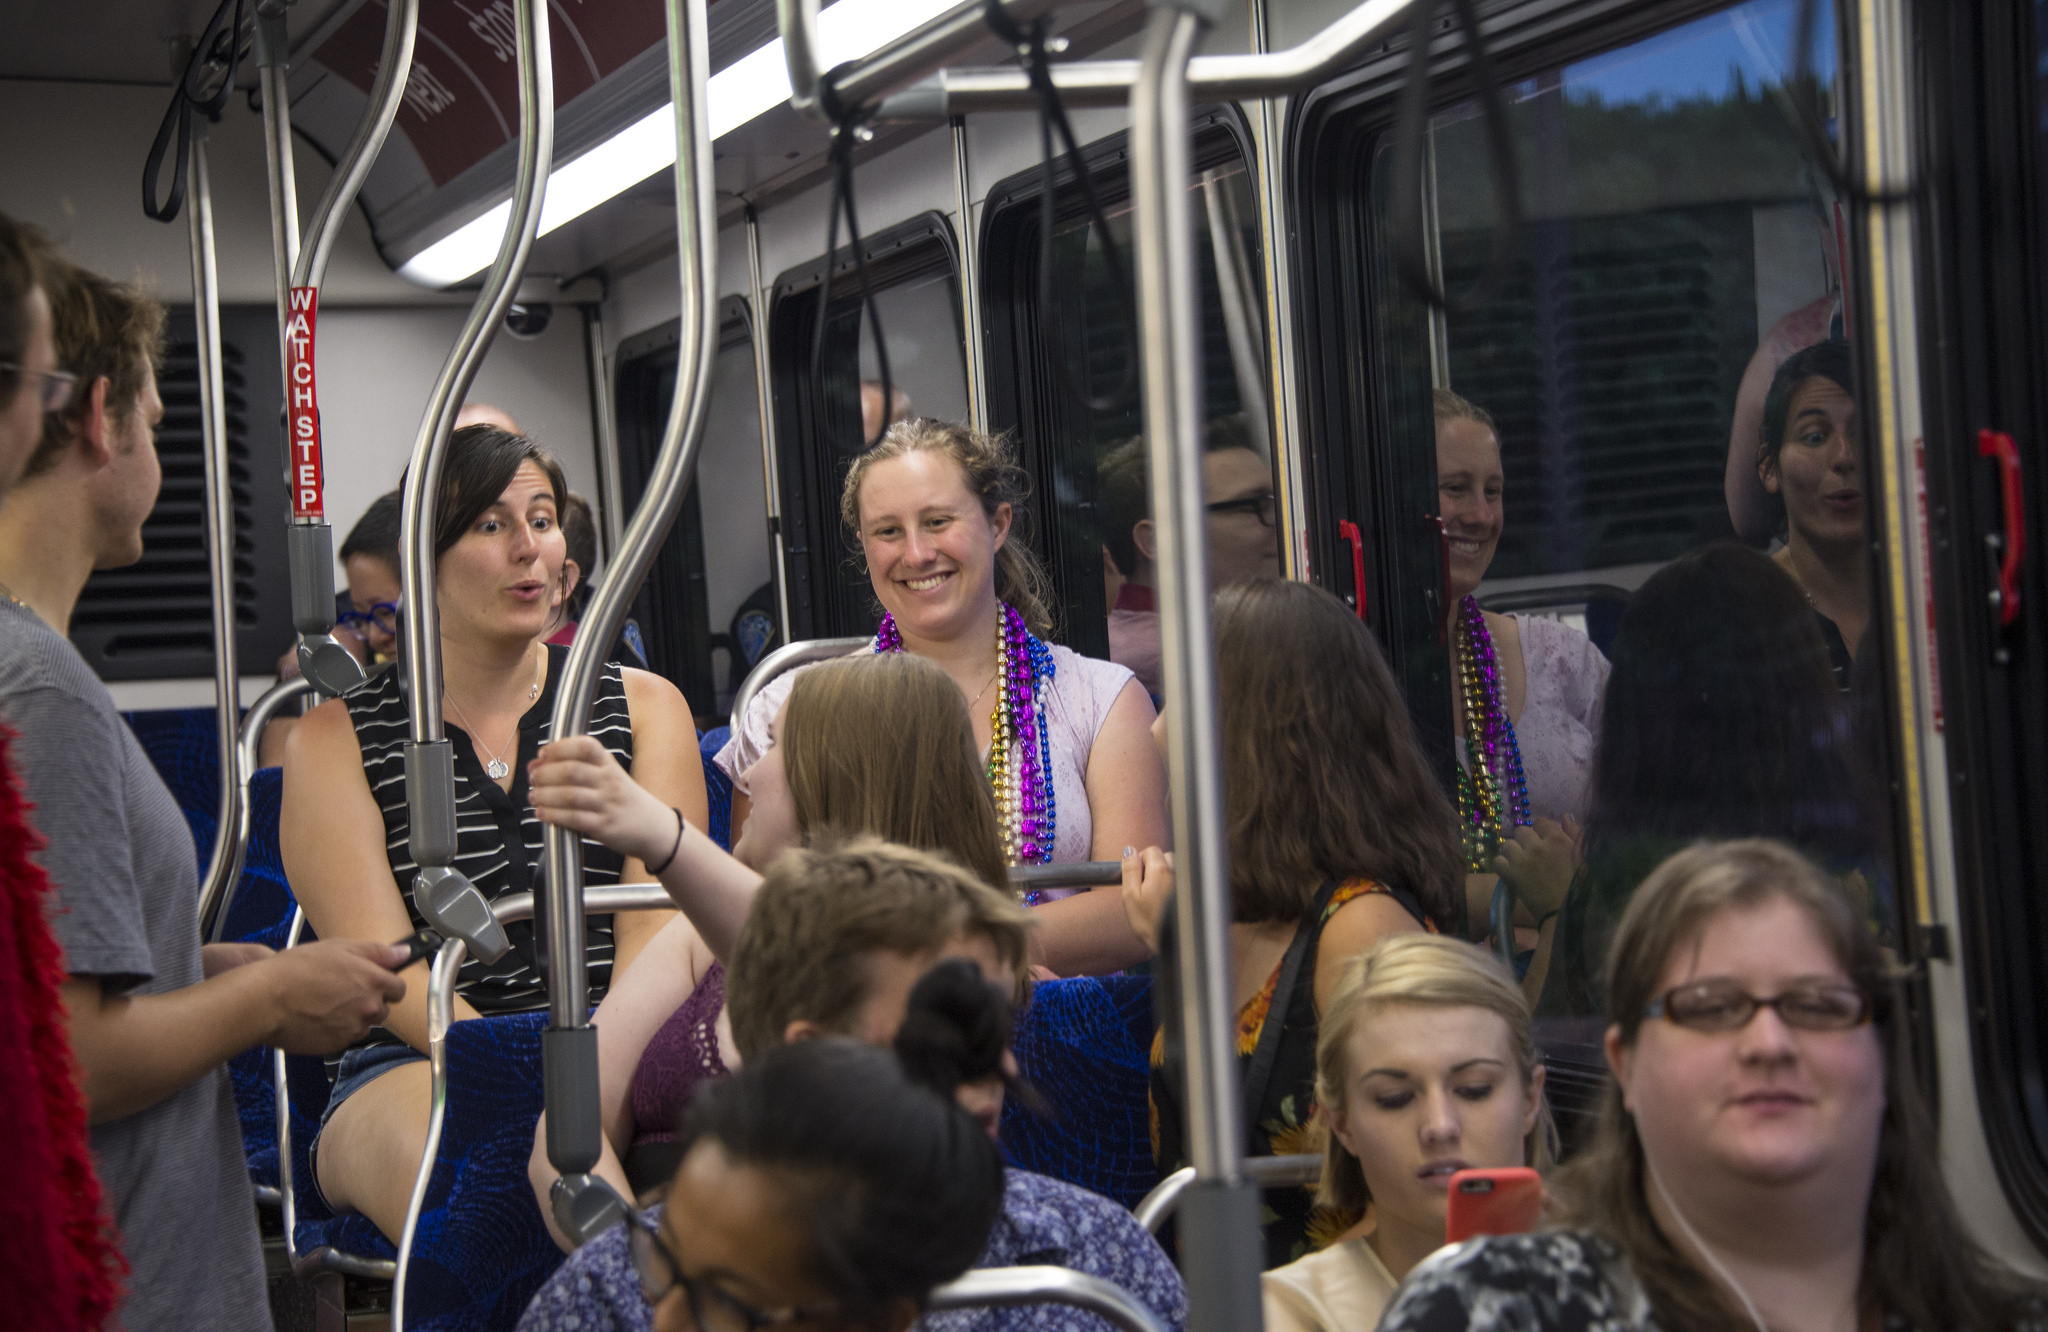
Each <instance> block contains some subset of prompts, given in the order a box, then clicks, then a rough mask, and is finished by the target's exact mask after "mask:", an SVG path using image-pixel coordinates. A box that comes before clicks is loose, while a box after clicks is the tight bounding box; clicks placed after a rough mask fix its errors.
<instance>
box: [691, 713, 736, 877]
mask: <svg viewBox="0 0 2048 1332" xmlns="http://www.w3.org/2000/svg"><path fill="white" fill-rule="evenodd" d="M731 734H732V727H730V726H714V727H712V728H711V729H710V730H708V731H706V732H704V734H703V735H701V736H699V737H698V738H697V752H698V754H699V755H700V756H702V758H703V760H704V794H705V795H707V796H709V797H710V798H711V826H710V827H709V828H706V829H705V830H704V831H705V832H707V833H710V834H711V840H712V841H714V842H716V843H718V844H719V845H720V846H722V847H724V848H725V849H726V850H728V851H730V850H732V779H731V778H730V777H727V776H726V775H725V771H724V770H723V769H722V768H720V767H719V766H718V765H717V764H716V763H713V762H712V761H711V759H712V756H713V755H715V754H717V753H718V751H719V750H721V749H723V748H725V741H726V737H727V736H730V735H731Z"/></svg>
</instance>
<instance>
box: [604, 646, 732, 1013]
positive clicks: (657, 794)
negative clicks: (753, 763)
mask: <svg viewBox="0 0 2048 1332" xmlns="http://www.w3.org/2000/svg"><path fill="white" fill-rule="evenodd" d="M619 674H620V676H621V678H622V679H623V680H624V682H625V686H626V710H627V711H628V712H629V713H630V714H631V715H632V718H633V777H634V780H636V781H638V782H639V783H640V785H641V786H643V787H645V788H646V789H647V792H648V794H650V795H652V796H653V797H654V798H655V799H656V800H659V801H661V802H662V803H663V804H665V805H668V806H670V807H671V808H674V809H679V810H681V811H682V812H683V817H684V818H685V819H688V820H689V821H690V822H691V823H694V824H696V825H697V826H698V827H699V828H702V827H705V826H706V825H707V824H708V822H709V821H710V818H711V801H710V798H709V797H708V796H707V795H706V794H705V792H704V764H703V761H702V760H701V759H700V758H699V757H698V753H697V726H696V723H695V722H694V721H692V720H691V717H690V706H689V704H688V703H686V702H685V701H684V700H683V696H682V693H681V691H679V690H678V689H677V688H676V687H675V686H674V685H672V684H670V683H669V682H668V681H666V680H664V679H662V678H661V677H660V676H658V675H652V674H650V673H648V672H646V671H638V670H633V669H632V668H630V667H628V668H626V669H623V670H621V671H620V673H619ZM655 858H656V859H657V860H659V859H660V854H657V855H656V857H655ZM652 877H653V876H652V875H650V874H649V873H648V872H647V866H646V864H645V863H644V862H643V861H642V860H640V859H638V858H637V857H636V858H632V859H629V860H627V862H626V864H625V865H624V866H623V867H622V868H621V869H620V872H619V881H620V882H621V883H645V882H647V881H648V880H649V879H650V878H652ZM674 918H675V913H674V912H672V911H622V912H619V913H618V914H617V915H616V916H614V917H613V918H612V941H613V945H614V948H615V949H616V952H615V955H614V961H613V965H612V979H613V980H614V981H616V980H617V979H618V978H619V977H620V976H623V975H624V974H625V973H626V971H627V969H628V968H629V967H631V965H632V963H633V960H634V959H635V958H636V957H638V956H639V955H640V950H641V949H643V948H645V947H646V946H647V944H648V942H649V941H650V940H652V939H653V938H654V936H655V935H656V934H658V933H660V932H661V930H662V928H663V927H664V926H666V925H667V924H668V923H669V921H671V920H672V919H674Z"/></svg>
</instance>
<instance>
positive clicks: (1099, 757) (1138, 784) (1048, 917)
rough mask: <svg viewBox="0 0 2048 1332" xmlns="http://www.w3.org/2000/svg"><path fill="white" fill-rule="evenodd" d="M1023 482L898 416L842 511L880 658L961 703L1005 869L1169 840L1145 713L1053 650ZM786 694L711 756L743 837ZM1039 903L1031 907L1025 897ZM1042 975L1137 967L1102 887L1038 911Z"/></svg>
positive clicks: (752, 714) (1134, 690)
mask: <svg viewBox="0 0 2048 1332" xmlns="http://www.w3.org/2000/svg"><path fill="white" fill-rule="evenodd" d="M1026 489H1027V487H1026V484H1025V477H1024V472H1023V470H1022V469H1021V468H1019V467H1018V466H1017V464H1016V461H1015V458H1014V456H1013V453H1012V450H1011V448H1010V445H1009V443H1008V442H1007V441H1006V440H1004V439H1002V438H1000V437H992V436H987V435H981V434H977V433H975V432H973V431H971V430H968V429H965V428H964V427H961V426H957V425H951V424H947V423H945V422H941V421H934V420H929V419H925V420H912V421H902V422H899V423H897V424H896V425H893V426H891V427H890V428H889V432H888V434H887V435H885V436H884V437H883V439H882V442H881V443H880V444H879V445H877V446H876V447H875V448H873V449H870V450H869V451H867V452H866V453H863V454H861V455H860V456H859V457H857V458H856V459H854V462H853V466H852V468H851V470H850V471H849V472H848V473H847V477H846V486H845V489H844V490H843V492H842V494H841V497H840V517H841V519H842V520H843V521H844V522H845V524H846V528H847V530H848V531H849V532H850V533H852V534H853V535H854V537H855V538H857V540H858V541H859V547H860V552H861V555H862V558H863V560H864V562H865V564H866V568H867V573H868V579H869V582H870V584H871V585H872V587H873V588H874V592H875V598H876V600H877V602H879V604H880V606H881V609H882V610H883V612H884V613H883V616H882V623H881V627H880V629H879V630H878V631H877V632H876V635H875V643H874V650H875V651H876V652H908V653H912V654H914V655H917V656H921V657H925V658H927V659H928V660H931V661H934V662H936V663H938V665H940V666H941V667H943V668H944V669H945V671H946V674H947V675H949V676H950V677H952V680H953V683H954V684H955V685H956V686H958V688H959V690H960V695H961V697H962V698H964V699H965V700H967V706H968V712H969V714H970V715H971V718H972V721H973V723H974V738H975V746H976V749H977V751H978V752H979V753H981V754H983V755H986V759H985V763H986V769H987V777H988V780H989V782H990V784H991V786H992V787H993V788H994V790H995V794H996V808H997V815H998V818H999V819H1000V822H1001V826H1002V833H1003V845H1004V854H1005V856H1006V858H1007V859H1008V861H1009V862H1010V863H1011V864H1013V865H1021V864H1042V863H1048V862H1052V861H1084V860H1114V859H1117V858H1118V857H1119V856H1120V855H1121V853H1122V851H1123V848H1125V847H1127V846H1158V845H1163V844H1165V843H1166V842H1167V841H1168V832H1167V820H1166V774H1165V768H1164V765H1163V764H1162V763H1161V762H1160V758H1159V754H1158V752H1157V750H1156V749H1155V748H1154V747H1153V744H1152V739H1151V735H1150V733H1149V728H1150V726H1151V724H1152V717H1153V712H1152V702H1151V699H1150V698H1149V697H1148V696H1147V695H1146V693H1145V689H1144V686H1143V685H1141V684H1139V683H1138V682H1137V680H1136V678H1135V677H1134V676H1133V675H1132V674H1131V672H1130V671H1129V670H1127V669H1125V668H1124V667H1122V666H1118V665H1115V664H1113V663H1111V662H1106V661H1097V660H1094V659H1092V658H1088V657H1083V656H1081V655H1080V654H1079V653H1077V652H1074V651H1072V650H1070V649H1068V648H1065V647H1062V646H1060V645H1058V644H1056V643H1048V642H1047V641H1045V640H1046V639H1047V638H1048V636H1049V635H1050V634H1051V632H1052V627H1053V626H1052V615H1051V612H1050V610H1049V609H1048V607H1047V604H1046V585H1045V574H1044V571H1043V570H1042V569H1041V568H1040V567H1039V565H1038V562H1037V560H1036V558H1035V557H1034V556H1033V555H1032V554H1031V551H1030V547H1029V545H1028V544H1027V541H1026V539H1025V537H1024V534H1023V533H1022V532H1021V531H1020V530H1019V524H1020V523H1021V521H1022V519H1023V516H1024V515H1023V508H1022V506H1023V503H1024V499H1025V494H1026ZM792 683H793V680H791V679H790V677H784V678H782V679H778V680H776V681H773V682H771V683H770V684H769V685H768V686H767V687H766V688H765V689H763V690H762V691H761V692H760V693H759V694H758V695H756V696H755V698H754V701H753V704H752V706H751V708H750V709H749V711H748V713H747V715H746V717H744V718H743V719H742V721H741V725H740V727H739V728H738V729H737V730H736V731H735V732H734V734H733V737H732V739H731V740H730V741H729V742H728V743H727V745H726V747H725V748H724V749H722V750H720V751H719V753H718V757H717V762H718V764H719V766H720V767H721V768H723V769H724V770H725V772H726V774H727V775H728V776H730V777H731V778H732V779H733V784H734V787H735V794H734V797H733V827H734V828H735V829H740V828H743V826H744V822H745V819H746V817H747V814H748V811H749V805H748V800H747V797H748V794H749V790H750V777H751V773H752V770H753V768H754V765H755V764H756V763H757V762H758V761H759V760H760V758H761V756H762V755H763V754H764V753H766V752H767V750H768V749H769V747H770V746H771V745H772V744H773V740H772V738H771V734H770V723H771V722H772V721H773V719H774V717H775V716H776V714H777V712H778V711H779V710H780V709H781V707H782V702H783V700H784V699H785V698H786V697H787V696H788V690H789V688H790V686H791V684H792ZM1034 905H1036V903H1034ZM1046 905H1047V910H1046V911H1045V921H1044V924H1043V926H1042V930H1041V933H1042V936H1043V940H1044V947H1045V950H1046V955H1045V963H1046V965H1047V966H1049V967H1050V968H1052V970H1054V971H1055V972H1058V973H1060V974H1062V975H1068V974H1095V973H1101V972H1107V971H1115V970H1118V969H1120V968H1123V967H1126V966H1130V965H1133V964H1135V963H1137V962H1139V961H1142V960H1143V959H1144V957H1145V956H1146V951H1147V950H1146V948H1145V946H1144V944H1143V943H1142V942H1141V941H1140V940H1139V939H1138V938H1137V936H1136V935H1135V934H1134V933H1133V932H1132V931H1131V929H1130V927H1129V926H1128V925H1127V924H1126V923H1125V920H1124V917H1123V913H1122V911H1121V909H1120V908H1119V905H1118V902H1117V898H1116V895H1115V894H1114V893H1100V894H1079V895H1076V896H1075V897H1073V898H1071V899H1067V900H1065V901H1063V902H1060V903H1057V904H1054V903H1047V904H1046Z"/></svg>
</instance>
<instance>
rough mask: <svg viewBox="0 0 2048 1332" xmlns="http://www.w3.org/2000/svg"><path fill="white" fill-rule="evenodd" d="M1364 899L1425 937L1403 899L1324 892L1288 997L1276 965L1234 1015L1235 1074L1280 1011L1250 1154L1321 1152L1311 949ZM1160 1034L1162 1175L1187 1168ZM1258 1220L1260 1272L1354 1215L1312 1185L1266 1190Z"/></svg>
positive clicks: (1155, 1085)
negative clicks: (1325, 1202)
mask: <svg viewBox="0 0 2048 1332" xmlns="http://www.w3.org/2000/svg"><path fill="white" fill-rule="evenodd" d="M1372 893H1386V894H1388V895H1389V896H1391V897H1393V898H1394V899H1395V900H1396V901H1398V902H1399V903H1400V904H1401V905H1402V907H1403V908H1404V909H1406V910H1407V912H1408V914H1410V915H1411V916H1414V917H1415V918H1416V919H1417V920H1418V921H1420V922H1421V923H1422V927H1423V928H1424V929H1426V930H1429V931H1430V932H1431V933H1435V932H1436V926H1435V925H1434V924H1432V923H1431V922H1430V920H1429V918H1428V917H1427V916H1426V915H1425V914H1423V912H1422V911H1421V910H1420V908H1419V907H1418V905H1417V903H1416V901H1415V899H1414V898H1413V897H1411V896H1410V895H1409V894H1407V893H1404V892H1400V891H1398V890H1396V889H1393V888H1389V887H1388V886H1387V885H1385V884H1383V883H1379V882H1377V881H1375V880H1372V879H1349V880H1346V881H1345V882H1344V883H1342V884H1339V885H1338V887H1337V889H1336V891H1335V892H1333V893H1331V895H1330V900H1329V903H1328V904H1327V905H1326V906H1325V907H1324V908H1323V910H1322V913H1321V915H1320V916H1318V917H1317V919H1316V920H1315V921H1314V922H1313V926H1314V937H1312V938H1311V939H1310V940H1309V946H1308V952H1307V954H1306V956H1304V957H1303V958H1302V964H1301V969H1300V971H1299V972H1298V973H1297V975H1296V977H1295V982H1294V988H1293V992H1292V993H1291V994H1288V995H1287V996H1286V997H1285V999H1284V1000H1283V999H1282V997H1281V996H1280V995H1279V994H1278V993H1276V992H1277V990H1278V989H1279V986H1280V972H1281V970H1282V969H1283V968H1282V967H1277V966H1276V967H1275V968H1273V974H1272V975H1271V976H1268V977H1267V978H1266V983H1265V985H1264V986H1263V987H1261V989H1260V990H1259V992H1258V993H1257V994H1255V995H1253V996H1252V997H1251V998H1250V999H1249V1000H1247V1001H1246V1003H1245V1005H1244V1007H1242V1008H1240V1009H1238V1011H1237V1057H1238V1068H1239V1070H1240V1072H1242V1071H1243V1070H1244V1069H1245V1068H1247V1067H1248V1066H1249V1065H1250V1064H1251V1061H1252V1055H1253V1053H1254V1052H1255V1051H1256V1050H1257V1049H1258V1048H1259V1037H1260V1035H1261V1034H1262V1033H1263V1032H1264V1031H1265V1027H1266V1022H1267V1020H1268V1019H1269V1018H1270V1017H1271V1015H1272V1012H1273V1008H1274V1005H1275V1004H1276V1003H1277V1004H1279V1006H1280V1011H1281V1021H1282V1022H1283V1023H1284V1024H1285V1025H1283V1026H1282V1027H1281V1029H1280V1047H1279V1051H1278V1054H1277V1057H1276V1058H1275V1059H1274V1060H1273V1073H1272V1077H1271V1078H1269V1079H1268V1080H1267V1083H1266V1088H1265V1093H1264V1095H1263V1096H1262V1097H1261V1098H1260V1100H1259V1104H1258V1105H1256V1106H1253V1107H1249V1109H1250V1111H1251V1113H1250V1114H1249V1115H1248V1118H1249V1119H1250V1121H1251V1122H1250V1124H1249V1126H1248V1132H1249V1135H1250V1141H1249V1142H1248V1143H1247V1144H1246V1154H1247V1155H1250V1156H1293V1155H1297V1154H1299V1153H1303V1152H1319V1151H1321V1150H1322V1138H1321V1137H1320V1135H1319V1134H1318V1133H1317V1131H1316V1128H1315V1122H1316V1116H1315V1088H1316V985H1315V979H1316V946H1317V944H1318V943H1319V942H1320V940H1321V937H1322V932H1323V927H1324V926H1326V925H1328V924H1329V923H1330V921H1331V919H1332V918H1334V917H1335V916H1336V914H1337V912H1338V911H1339V910H1340V909H1342V908H1343V906H1344V905H1345V904H1346V903H1347V902H1351V901H1355V900H1356V899H1358V898H1361V897H1365V896H1367V895H1369V894H1372ZM1165 1062H1166V1036H1165V1033H1164V1032H1163V1031H1162V1032H1160V1033H1158V1034H1156V1035H1155V1036H1154V1037H1153V1040H1152V1155H1153V1158H1154V1159H1155V1160H1156V1161H1157V1162H1158V1163H1159V1170H1160V1173H1161V1174H1162V1175H1164V1174H1166V1173H1167V1172H1169V1171H1172V1170H1177V1169H1179V1168H1180V1167H1181V1166H1182V1165H1185V1164H1186V1163H1187V1151H1186V1145H1185V1141H1184V1132H1185V1130H1184V1128H1183V1120H1182V1118H1181V1108H1180V1088H1179V1086H1178V1085H1176V1084H1175V1080H1174V1079H1173V1078H1171V1077H1169V1076H1168V1075H1167V1072H1166V1069H1165ZM1259 1216H1260V1221H1261V1223H1262V1224H1263V1225H1264V1227H1265V1232H1266V1261H1265V1264H1264V1266H1266V1267H1268V1268H1273V1267H1280V1266H1283V1265H1285V1264H1287V1263H1291V1262H1293V1261H1294V1260H1296V1259H1297V1258H1301V1257H1304V1256H1306V1255H1307V1254H1310V1253H1313V1252H1315V1251H1316V1250H1318V1249H1322V1248H1325V1247H1327V1246H1328V1245H1330V1244H1332V1243H1334V1242H1335V1241H1336V1240H1337V1239H1338V1238H1339V1237H1340V1236H1342V1235H1343V1234H1344V1232H1345V1231H1347V1230H1349V1229H1351V1228H1352V1227H1353V1226H1354V1225H1356V1224H1357V1223H1358V1222H1359V1220H1360V1217H1359V1214H1358V1213H1356V1212H1349V1211H1345V1210H1342V1209H1337V1208H1330V1207H1323V1206H1320V1205H1318V1204H1317V1203H1316V1201H1315V1187H1314V1186H1313V1185H1302V1186H1290V1187H1286V1188H1277V1189H1267V1190H1266V1191H1265V1192H1264V1193H1263V1194H1262V1195H1261V1198H1260V1210H1259Z"/></svg>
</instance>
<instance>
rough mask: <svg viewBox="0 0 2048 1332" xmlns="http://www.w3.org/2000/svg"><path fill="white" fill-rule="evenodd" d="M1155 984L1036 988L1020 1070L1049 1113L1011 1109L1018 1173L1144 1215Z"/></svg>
mask: <svg viewBox="0 0 2048 1332" xmlns="http://www.w3.org/2000/svg"><path fill="white" fill-rule="evenodd" d="M1151 1045H1152V979H1151V977H1149V976H1076V977H1072V978H1069V979H1066V980H1055V981H1046V982H1043V983H1042V984H1040V985H1039V986H1037V988H1036V989H1035V990H1034V991H1033V993H1032V996H1031V1002H1030V1004H1029V1005H1028V1006H1026V1007H1025V1009H1024V1010H1023V1011H1022V1012H1021V1013H1019V1014H1018V1015H1017V1030H1016V1051H1017V1065H1018V1070H1019V1072H1020V1073H1021V1074H1022V1076H1023V1079H1024V1081H1025V1082H1027V1083H1029V1084H1030V1085H1031V1086H1033V1087H1035V1088H1037V1090H1038V1092H1039V1094H1040V1095H1041V1096H1042V1097H1043V1099H1044V1101H1045V1103H1046V1113H1045V1114H1044V1115H1043V1116H1042V1117H1041V1116H1040V1115H1038V1114H1037V1113H1035V1112H1034V1111H1032V1110H1031V1109H1029V1108H1027V1107H1026V1106H1025V1105H1024V1103H1023V1098H1021V1097H1014V1096H1013V1097H1010V1098H1008V1099H1007V1100H1006V1102H1005V1103H1004V1106H1003V1122H1002V1144H1003V1151H1004V1154H1005V1155H1006V1156H1008V1157H1009V1159H1010V1162H1011V1164H1013V1165H1015V1166H1017V1167H1018V1168H1020V1169H1023V1170H1029V1171H1033V1172H1034V1173H1037V1174H1041V1175H1051V1176H1052V1177H1053V1178H1055V1179H1063V1180H1065V1181H1066V1182H1067V1183H1069V1184H1075V1185H1078V1186H1080V1187H1081V1188H1084V1189H1088V1190H1090V1191H1092V1192H1095V1193H1099V1194H1101V1195H1103V1196H1104V1197H1106V1198H1113V1199H1115V1200H1116V1201H1117V1202H1119V1203H1121V1204H1123V1205H1124V1206H1125V1207H1133V1206H1136V1205H1137V1203H1138V1202H1139V1201H1140V1200H1141V1199H1143V1198H1144V1196H1145V1194H1146V1193H1147V1192H1148V1191H1150V1190H1151V1188H1152V1186H1153V1185H1154V1184H1156V1183H1158V1182H1159V1170H1158V1167H1157V1166H1156V1165H1155V1164H1154V1163H1153V1160H1152V1113H1151V1079H1152V1067H1151Z"/></svg>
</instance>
